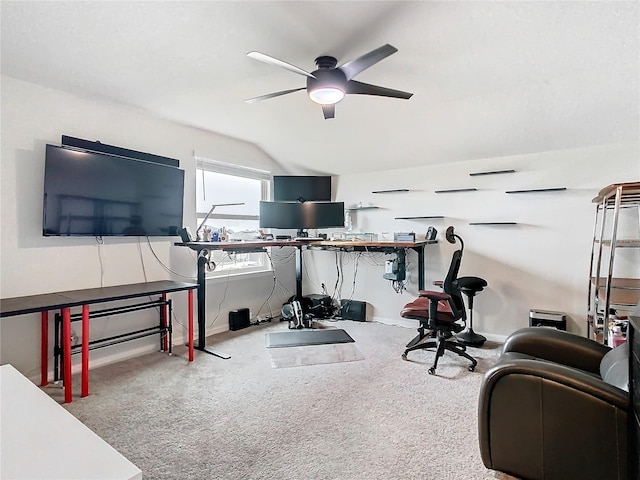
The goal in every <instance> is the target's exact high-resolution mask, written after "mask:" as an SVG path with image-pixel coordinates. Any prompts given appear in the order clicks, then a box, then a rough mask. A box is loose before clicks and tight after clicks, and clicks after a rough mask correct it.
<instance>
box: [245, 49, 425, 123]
mask: <svg viewBox="0 0 640 480" xmlns="http://www.w3.org/2000/svg"><path fill="white" fill-rule="evenodd" d="M397 51H398V49H397V48H395V47H393V46H391V45H389V44H386V45H383V46H382V47H379V48H376V49H375V50H372V51H371V52H369V53H366V54H364V55H362V56H360V57H358V58H356V59H355V60H351V61H350V62H347V63H345V64H343V65H341V66H339V67H336V65H337V64H338V60H337V59H336V58H334V57H329V56H321V57H318V58H316V60H315V63H316V66H317V67H318V69H317V70H315V71H313V72H307V71H306V70H303V69H302V68H299V67H296V66H295V65H291V64H290V63H287V62H283V61H282V60H278V59H277V58H273V57H270V56H269V55H265V54H264V53H260V52H249V53H247V56H248V57H251V58H253V59H255V60H259V61H261V62H264V63H268V64H271V65H275V66H277V67H281V68H284V69H286V70H289V71H290V72H294V73H297V74H299V75H304V76H305V77H307V86H306V87H300V88H294V89H291V90H282V91H280V92H273V93H268V94H266V95H261V96H259V97H254V98H249V99H247V100H245V102H247V103H254V102H258V101H260V100H267V99H269V98H274V97H279V96H281V95H286V94H288V93H293V92H297V91H300V90H304V89H305V88H306V90H307V94H308V95H309V98H310V99H311V100H313V101H314V102H316V103H318V104H320V105H322V113H323V114H324V118H325V119H327V118H334V117H335V113H336V105H335V104H336V103H338V102H339V101H340V100H342V99H343V98H344V96H345V95H347V94H360V95H378V96H381V97H393V98H404V99H409V98H411V96H412V95H413V93H408V92H402V91H400V90H393V89H391V88H385V87H379V86H377V85H371V84H368V83H362V82H357V81H355V80H353V77H355V76H356V75H358V74H359V73H360V72H362V71H364V70H366V69H367V68H369V67H371V66H373V65H375V64H376V63H378V62H379V61H380V60H384V59H385V58H387V57H388V56H389V55H392V54H394V53H396V52H397Z"/></svg>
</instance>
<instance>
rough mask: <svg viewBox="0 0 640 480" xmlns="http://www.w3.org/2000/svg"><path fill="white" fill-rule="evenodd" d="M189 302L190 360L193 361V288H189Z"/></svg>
mask: <svg viewBox="0 0 640 480" xmlns="http://www.w3.org/2000/svg"><path fill="white" fill-rule="evenodd" d="M187 301H188V304H189V361H190V362H193V290H187Z"/></svg>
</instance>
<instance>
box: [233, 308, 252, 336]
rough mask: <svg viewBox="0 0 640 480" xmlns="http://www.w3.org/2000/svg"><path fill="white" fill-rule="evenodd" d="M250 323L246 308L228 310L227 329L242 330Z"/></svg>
mask: <svg viewBox="0 0 640 480" xmlns="http://www.w3.org/2000/svg"><path fill="white" fill-rule="evenodd" d="M250 325H251V318H250V313H249V309H248V308H239V309H238V310H231V311H230V312H229V330H234V331H235V330H242V329H243V328H247V327H248V326H250Z"/></svg>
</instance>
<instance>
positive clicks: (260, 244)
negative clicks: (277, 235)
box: [175, 240, 437, 250]
mask: <svg viewBox="0 0 640 480" xmlns="http://www.w3.org/2000/svg"><path fill="white" fill-rule="evenodd" d="M432 243H437V241H436V240H420V241H417V242H398V241H395V240H381V241H376V242H370V241H362V240H357V241H354V240H321V241H317V240H312V241H304V240H255V241H250V242H246V241H242V242H187V243H182V242H178V243H175V245H176V246H180V247H189V248H191V249H193V250H201V249H207V248H208V249H211V250H234V249H236V250H240V249H252V248H264V247H300V246H310V247H316V246H319V247H322V246H324V247H339V248H348V247H371V248H415V247H422V246H424V245H430V244H432Z"/></svg>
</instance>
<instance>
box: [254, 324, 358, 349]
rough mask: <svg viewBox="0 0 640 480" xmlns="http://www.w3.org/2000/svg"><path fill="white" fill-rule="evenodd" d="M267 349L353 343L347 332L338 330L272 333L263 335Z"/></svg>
mask: <svg viewBox="0 0 640 480" xmlns="http://www.w3.org/2000/svg"><path fill="white" fill-rule="evenodd" d="M265 342H266V344H267V348H277V347H300V346H302V345H324V344H328V343H350V342H355V340H354V339H353V338H351V337H350V336H349V334H348V333H347V332H345V331H344V330H342V329H340V328H338V329H333V328H332V329H328V330H291V331H290V332H273V333H267V334H266V335H265Z"/></svg>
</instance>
